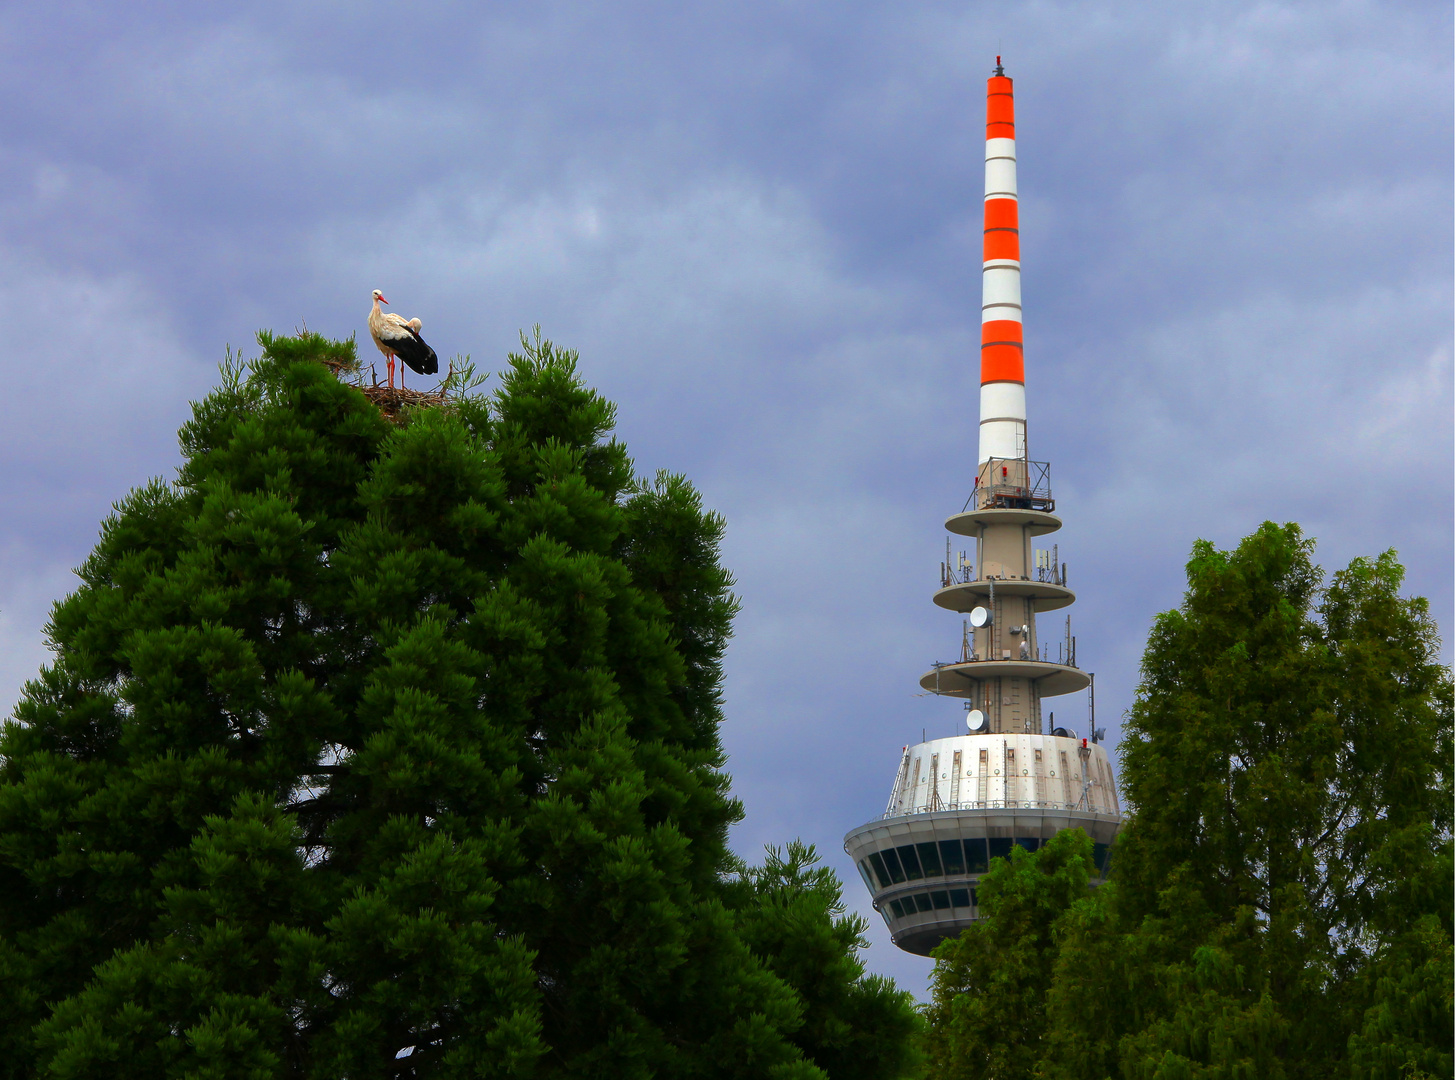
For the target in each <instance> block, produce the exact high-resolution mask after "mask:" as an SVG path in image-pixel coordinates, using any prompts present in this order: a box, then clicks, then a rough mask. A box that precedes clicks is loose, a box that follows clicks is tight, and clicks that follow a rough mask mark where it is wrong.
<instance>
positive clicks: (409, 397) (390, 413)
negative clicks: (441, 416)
mask: <svg viewBox="0 0 1456 1080" xmlns="http://www.w3.org/2000/svg"><path fill="white" fill-rule="evenodd" d="M359 389H360V390H362V391H363V392H364V396H365V397H367V398H368V399H369V400H370V401H372V402H374V404H375V406H376V407H377V408H378V409H379V411H380V412H381V413H383V414H384V418H385V419H386V420H390V421H393V422H394V423H396V424H398V423H401V422H402V421H403V420H404V410H405V408H406V406H414V407H416V408H438V407H439V406H441V405H444V404H445V401H446V398H445V394H444V392H443V391H440V390H409V389H406V388H405V387H403V386H395V387H389V386H361V387H360V388H359Z"/></svg>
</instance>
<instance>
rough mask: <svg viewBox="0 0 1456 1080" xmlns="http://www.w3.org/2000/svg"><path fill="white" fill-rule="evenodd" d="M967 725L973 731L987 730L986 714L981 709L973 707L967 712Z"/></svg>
mask: <svg viewBox="0 0 1456 1080" xmlns="http://www.w3.org/2000/svg"><path fill="white" fill-rule="evenodd" d="M966 727H968V728H970V729H971V730H972V731H985V730H986V714H985V713H983V712H982V711H981V710H980V709H972V710H971V711H970V712H968V713H966Z"/></svg>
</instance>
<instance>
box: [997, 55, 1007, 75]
mask: <svg viewBox="0 0 1456 1080" xmlns="http://www.w3.org/2000/svg"><path fill="white" fill-rule="evenodd" d="M995 73H996V74H997V75H1005V74H1006V72H1005V71H1003V70H1001V57H999V56H998V57H996V72H995Z"/></svg>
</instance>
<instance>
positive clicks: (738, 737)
mask: <svg viewBox="0 0 1456 1080" xmlns="http://www.w3.org/2000/svg"><path fill="white" fill-rule="evenodd" d="M1451 22H1452V10H1451V5H1450V4H1449V3H1446V2H1429V3H1425V2H1420V3H1362V2H1345V0H1320V2H1311V3H1287V2H1286V3H1279V2H1265V3H1248V2H1239V0H1220V2H1217V3H1214V2H1185V3H1178V4H1167V3H1154V2H1145V0H1123V2H1118V3H1098V2H1089V0H1077V2H1063V3H1055V2H1043V0H1028V2H1023V3H1014V4H1013V3H1000V4H990V3H982V2H962V3H955V4H952V3H938V2H917V0H898V2H896V3H878V2H871V0H866V2H862V3H856V4H838V3H809V2H788V0H784V2H777V3H772V2H757V0H736V2H734V3H731V4H730V3H721V4H674V3H639V2H631V0H621V2H617V3H613V4H602V3H586V2H579V3H559V2H550V0H535V2H532V3H493V4H490V5H478V4H466V3H433V4H432V3H416V4H411V5H408V6H404V5H384V4H371V3H367V2H360V0H354V2H351V3H348V4H343V3H325V2H319V3H312V4H306V5H300V4H282V3H280V4H267V3H249V2H246V0H244V2H239V3H231V4H226V5H222V4H217V5H213V4H207V5H200V4H182V3H142V2H134V3H129V4H125V5H118V4H102V3H92V4H87V3H72V2H66V0H48V2H46V3H44V4H41V3H34V2H32V3H26V2H21V3H14V4H9V5H6V6H5V7H4V8H3V10H0V33H3V35H4V40H5V41H6V42H7V43H8V45H9V46H10V47H8V48H7V49H6V50H5V55H4V57H3V58H0V94H3V100H4V101H5V102H6V103H7V107H6V108H5V109H4V110H3V112H0V295H3V297H4V303H5V305H6V307H7V309H8V316H9V324H10V326H11V327H12V333H11V335H10V338H9V342H10V343H9V346H8V347H7V349H6V354H5V358H4V361H3V364H0V372H3V379H4V384H5V385H4V386H3V387H0V458H3V460H4V461H5V462H6V467H5V469H4V470H3V473H0V709H3V710H4V711H6V712H8V710H9V709H10V707H11V706H12V705H13V703H14V701H15V700H16V698H17V697H18V696H19V694H20V692H21V687H22V685H23V683H24V681H25V680H26V679H27V678H30V677H32V676H33V675H34V674H35V672H36V671H37V669H38V668H39V666H40V665H41V664H42V663H44V662H45V661H46V658H47V656H48V653H47V651H46V647H45V642H44V635H43V627H44V625H45V622H46V618H47V614H48V611H49V608H50V605H51V604H52V603H53V602H54V601H55V600H56V599H58V598H59V597H61V596H63V595H64V594H65V593H67V592H68V591H69V590H71V589H72V588H73V587H74V586H75V578H74V577H73V575H72V568H73V567H75V566H77V565H78V564H79V563H80V562H81V561H82V559H83V558H84V557H85V555H86V553H87V552H88V551H89V550H90V547H91V546H92V544H93V543H94V541H95V538H96V533H97V526H98V523H99V521H100V520H101V519H102V517H103V516H104V515H105V514H106V513H107V511H108V508H109V507H110V505H111V504H112V503H113V502H114V501H116V500H117V499H119V498H120V497H122V496H123V495H124V494H125V493H126V492H127V491H128V490H129V489H130V488H132V487H134V486H137V485H139V484H142V483H144V482H145V481H146V480H147V479H148V478H150V477H153V476H159V475H160V476H168V475H171V474H172V471H173V470H174V469H175V467H176V465H177V464H178V460H179V458H178V450H177V443H176V429H177V428H178V426H179V425H180V424H181V423H182V422H183V421H184V420H185V419H186V418H187V416H188V414H189V404H188V403H189V402H190V401H192V400H195V399H197V398H199V397H201V396H203V395H204V394H206V393H207V392H208V390H209V388H210V387H211V386H212V385H213V383H214V382H215V381H216V379H217V364H218V362H219V361H220V360H221V359H222V357H223V355H224V350H225V348H227V347H228V346H231V347H233V348H234V349H241V350H243V352H244V354H245V355H247V354H250V353H252V352H255V350H256V346H255V345H254V343H253V336H254V334H255V332H256V331H257V330H258V329H259V328H264V327H267V328H273V329H276V330H279V331H289V330H292V329H293V328H295V327H299V326H302V325H305V324H306V325H307V326H308V327H309V328H310V329H312V330H317V331H321V332H323V333H325V334H329V335H331V336H340V337H342V336H347V335H349V334H351V333H355V334H358V335H360V337H361V338H363V339H364V349H363V351H362V354H368V353H369V351H370V349H371V348H372V346H370V345H369V343H368V341H367V332H366V328H365V316H366V314H367V310H368V306H369V292H370V290H371V289H374V288H380V289H383V290H384V292H385V295H386V296H388V297H389V299H390V300H391V301H393V305H394V310H396V311H398V312H399V313H401V314H402V315H404V316H406V317H409V316H420V317H421V318H422V320H423V324H424V331H425V337H426V339H427V340H428V341H429V342H430V343H431V344H432V345H433V346H434V347H435V349H436V350H437V351H438V352H439V353H440V355H441V356H442V357H449V356H453V355H456V354H469V355H470V356H471V357H472V359H473V360H474V361H475V362H476V363H477V365H478V366H479V367H480V368H482V369H483V370H499V368H500V367H501V366H503V361H504V357H505V354H506V353H507V352H508V351H510V350H511V349H512V348H513V347H515V346H516V344H517V341H518V335H519V333H520V331H521V330H523V329H527V328H530V327H531V326H533V325H535V324H540V326H541V328H542V331H543V333H545V334H546V336H548V337H549V338H551V339H553V340H554V341H556V342H558V343H559V344H562V345H565V346H568V347H570V348H573V349H576V350H578V351H579V352H580V355H581V370H582V373H583V375H584V377H585V378H586V379H587V381H589V382H590V383H591V384H593V385H594V386H596V387H597V388H599V389H600V390H601V391H602V392H603V393H604V394H606V395H607V396H608V397H610V398H612V399H613V400H614V401H616V402H617V403H618V410H619V427H618V434H619V435H620V437H621V438H623V439H624V440H625V442H626V443H627V446H628V448H629V450H630V451H631V453H632V454H633V456H634V459H635V461H636V464H637V467H638V469H639V471H641V472H642V473H644V474H649V475H650V474H651V473H653V472H654V471H655V470H657V469H659V468H668V469H672V470H675V471H680V472H685V473H686V474H688V476H690V477H691V478H692V479H693V481H694V482H695V483H696V485H697V486H698V487H699V488H700V489H701V490H702V492H703V494H704V497H705V501H706V502H707V504H708V505H709V506H711V507H712V508H714V509H716V510H718V511H719V512H721V513H722V514H723V515H724V516H725V517H726V519H727V522H728V529H727V538H726V541H725V544H724V559H725V561H726V563H727V565H728V566H729V567H730V568H731V569H732V570H733V572H734V574H735V575H736V578H737V586H736V592H737V594H738V596H739V597H740V598H741V601H742V605H743V610H742V614H741V615H740V616H739V618H738V621H737V624H736V632H735V637H734V641H733V644H732V645H731V647H730V650H729V656H728V662H727V683H726V699H727V720H726V722H725V724H724V727H723V739H724V742H725V745H726V747H727V750H728V753H729V764H728V768H729V771H730V772H731V773H732V774H733V777H734V790H735V793H736V794H737V796H738V797H739V798H741V799H742V800H743V801H744V803H745V806H746V816H745V818H744V820H743V822H742V823H741V824H740V825H739V826H738V827H737V828H736V830H735V832H734V834H733V841H734V845H735V848H736V849H737V850H738V851H739V852H740V853H741V854H743V855H744V856H745V857H747V858H750V859H756V858H758V856H759V854H760V853H761V852H762V849H763V847H764V845H766V844H782V843H784V842H785V841H787V840H789V839H792V838H794V837H802V838H804V839H805V840H809V841H812V842H813V843H814V844H815V845H816V846H817V847H818V849H819V851H820V852H821V853H822V854H823V856H824V857H825V858H826V860H827V861H828V862H829V864H830V865H832V866H833V867H834V868H835V869H836V870H837V871H838V872H839V874H840V876H841V878H843V880H844V883H845V894H846V899H847V901H848V903H849V905H850V907H851V908H852V909H854V910H858V911H860V912H862V913H864V914H865V915H867V916H868V917H869V918H870V924H871V925H870V931H869V935H868V936H869V939H870V946H869V948H868V950H867V951H866V953H865V954H864V955H865V959H866V963H867V965H868V967H869V968H870V969H871V970H873V971H877V972H882V973H885V974H889V975H892V976H894V977H895V978H896V979H897V980H898V981H899V982H900V984H901V985H902V986H904V987H905V988H906V989H909V990H912V991H914V992H915V993H917V994H921V995H923V994H924V992H925V985H926V978H927V976H928V974H929V972H930V969H931V964H930V962H929V961H928V960H924V959H921V958H919V957H913V956H908V955H906V954H902V953H900V952H898V951H897V950H896V949H895V948H894V946H893V945H892V944H891V943H890V941H889V937H888V934H887V932H886V931H885V928H884V924H883V923H882V922H881V921H880V919H879V917H878V916H876V915H875V914H874V912H873V911H872V910H871V908H870V906H869V900H868V896H867V895H866V894H865V892H864V889H863V886H862V885H861V883H860V881H859V879H858V875H857V874H856V873H855V872H854V869H853V867H852V865H851V864H850V862H849V860H848V859H847V857H845V856H844V854H843V850H842V840H843V836H844V834H845V833H846V832H847V831H849V830H850V829H852V828H854V827H856V826H858V825H860V824H863V823H865V822H867V821H869V820H871V819H872V818H875V817H877V816H878V815H879V814H880V813H881V812H882V811H883V809H884V805H885V801H886V799H887V798H888V796H889V791H890V784H891V781H892V779H893V774H894V771H895V768H896V765H897V764H898V761H899V755H900V748H901V747H902V746H903V745H904V744H906V743H908V742H915V741H918V740H919V738H920V736H921V733H922V732H925V733H926V734H928V735H930V736H932V737H934V736H944V735H949V734H954V733H956V732H957V731H959V730H961V726H960V725H961V723H962V712H961V707H960V705H959V703H958V702H956V701H954V700H940V699H936V698H932V697H924V696H919V687H918V683H917V680H918V677H919V675H920V673H921V672H922V671H924V670H925V669H926V668H927V667H929V665H930V663H931V662H932V661H934V660H936V659H946V658H949V657H951V656H952V655H954V653H955V652H956V650H957V648H958V645H959V627H960V622H959V617H958V616H956V615H954V614H952V613H949V612H946V611H943V610H941V609H939V608H937V607H935V606H934V605H933V604H932V603H931V602H930V596H931V594H932V592H933V591H934V590H935V588H936V587H937V585H938V568H939V564H940V560H941V559H942V558H943V556H944V550H945V548H944V544H945V532H944V529H943V527H942V522H943V521H944V519H945V517H946V516H948V515H949V514H952V513H954V512H956V511H958V510H960V508H961V506H962V504H963V503H964V501H965V498H966V495H967V494H968V492H969V488H970V484H971V481H972V478H973V476H974V468H975V456H976V429H977V421H978V356H977V352H978V343H979V335H978V323H979V308H980V239H979V231H980V227H981V222H980V213H981V190H982V168H983V166H982V150H983V143H982V140H983V138H984V128H983V123H984V116H985V112H984V109H985V105H984V95H985V81H984V80H985V78H986V77H987V76H988V75H989V74H990V69H991V67H992V65H993V64H994V62H995V61H994V58H995V56H996V55H997V54H998V53H999V54H1001V55H1003V56H1004V58H1005V60H1004V62H1005V64H1006V70H1007V74H1009V75H1011V76H1012V77H1013V78H1014V80H1015V88H1016V103H1017V151H1018V158H1019V185H1020V191H1021V242H1022V259H1023V275H1022V276H1023V295H1024V305H1025V337H1026V368H1027V394H1028V408H1029V414H1030V421H1029V435H1028V438H1029V444H1030V452H1031V456H1032V457H1033V458H1036V459H1040V460H1046V461H1049V462H1051V466H1052V483H1053V492H1054V495H1055V497H1056V501H1057V508H1058V514H1059V516H1061V517H1062V519H1063V521H1064V522H1065V527H1064V528H1063V529H1062V531H1061V532H1060V533H1059V534H1057V536H1056V537H1055V539H1056V541H1057V543H1058V545H1059V552H1060V555H1061V558H1062V560H1063V561H1065V562H1066V563H1067V564H1068V576H1069V584H1070V585H1071V586H1072V587H1073V588H1074V589H1075V590H1076V592H1077V597H1078V599H1077V603H1076V605H1075V606H1074V607H1073V608H1072V609H1071V616H1072V626H1073V632H1074V633H1075V634H1076V635H1077V638H1078V659H1079V662H1080V663H1081V665H1082V666H1083V667H1084V668H1086V669H1089V670H1091V671H1094V672H1096V674H1097V705H1098V711H1097V717H1098V723H1099V725H1105V726H1107V727H1108V728H1109V732H1110V739H1111V740H1112V741H1113V742H1116V740H1117V737H1118V734H1119V718H1120V717H1121V716H1122V715H1123V713H1124V712H1125V711H1126V709H1127V708H1128V706H1129V705H1130V703H1131V701H1132V697H1133V694H1134V691H1135V687H1136V682H1137V671H1138V661H1139V657H1140V655H1141V652H1142V648H1143V645H1144V643H1145V640H1146V634H1147V631H1148V628H1149V626H1150V624H1151V622H1152V620H1153V618H1154V617H1155V615H1156V614H1157V613H1158V612H1160V611H1164V610H1167V609H1169V608H1171V607H1174V606H1176V605H1177V604H1178V602H1179V600H1180V597H1181V594H1182V588H1183V584H1184V579H1183V571H1182V567H1183V564H1184V562H1185V561H1186V559H1187V556H1188V553H1189V550H1190V548H1191V546H1192V544H1193V542H1194V540H1195V539H1198V538H1206V539H1208V540H1210V541H1212V542H1214V543H1215V544H1217V545H1219V546H1221V547H1229V546H1232V545H1234V544H1236V543H1237V541H1238V540H1239V538H1241V537H1242V536H1244V535H1246V534H1248V533H1249V532H1251V531H1252V530H1254V529H1255V528H1256V527H1257V526H1258V525H1259V524H1260V523H1261V522H1263V521H1265V520H1275V521H1296V522H1299V523H1300V524H1301V525H1302V526H1303V527H1304V528H1305V529H1306V531H1307V532H1308V533H1309V534H1311V535H1313V536H1314V537H1316V538H1317V539H1318V543H1319V546H1318V559H1319V561H1320V562H1321V564H1322V565H1324V566H1325V567H1326V568H1328V569H1334V568H1337V567H1339V566H1342V565H1344V564H1345V563H1347V562H1348V561H1349V560H1350V559H1351V558H1353V557H1355V556H1357V555H1373V554H1376V553H1378V552H1380V551H1383V550H1385V549H1386V548H1391V547H1393V548H1395V549H1397V551H1398V552H1399V553H1400V556H1401V559H1402V560H1403V562H1404V563H1405V565H1406V567H1407V568H1408V571H1409V573H1408V578H1407V582H1408V587H1409V590H1410V591H1411V592H1413V593H1417V594H1420V595H1423V596H1427V597H1429V598H1430V599H1431V602H1432V605H1433V610H1434V611H1435V613H1436V615H1437V618H1438V620H1439V622H1440V624H1441V628H1442V631H1443V634H1449V633H1450V631H1451V621H1452V620H1451V614H1452V603H1453V595H1452V564H1453V549H1452V529H1453V520H1452V517H1453V515H1452V504H1453V498H1452V492H1453V471H1452V414H1453V406H1452V287H1453V283H1452V152H1453V144H1452V97H1453V86H1452V64H1451V57H1452V45H1451V42H1452V25H1451ZM22 323H23V324H24V326H25V333H23V334H22V333H20V332H19V330H20V326H21V324H22ZM957 546H958V547H960V546H964V543H961V544H958V545H957ZM1044 633H1045V628H1044ZM1445 655H1446V658H1447V660H1448V661H1449V658H1450V650H1449V646H1448V647H1447V649H1446V654H1445ZM1047 707H1048V708H1049V709H1051V710H1054V711H1057V712H1058V713H1060V716H1059V717H1058V723H1069V724H1070V725H1071V726H1074V727H1085V721H1086V710H1087V704H1086V698H1085V695H1084V694H1077V695H1071V696H1068V697H1065V698H1061V699H1057V700H1055V701H1049V702H1048V703H1047Z"/></svg>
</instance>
